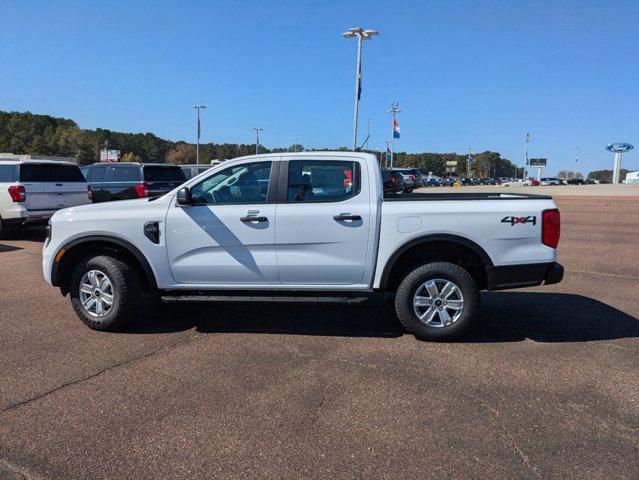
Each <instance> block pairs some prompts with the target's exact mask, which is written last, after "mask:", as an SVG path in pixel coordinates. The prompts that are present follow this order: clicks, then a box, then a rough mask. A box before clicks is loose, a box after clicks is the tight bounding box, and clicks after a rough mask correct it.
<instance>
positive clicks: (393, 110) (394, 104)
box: [388, 102, 401, 168]
mask: <svg viewBox="0 0 639 480" xmlns="http://www.w3.org/2000/svg"><path fill="white" fill-rule="evenodd" d="M388 112H389V113H392V114H393V122H392V124H391V126H392V129H391V143H392V148H391V164H390V168H393V161H394V157H395V114H396V113H399V112H401V110H400V109H399V102H391V108H390V110H388Z"/></svg>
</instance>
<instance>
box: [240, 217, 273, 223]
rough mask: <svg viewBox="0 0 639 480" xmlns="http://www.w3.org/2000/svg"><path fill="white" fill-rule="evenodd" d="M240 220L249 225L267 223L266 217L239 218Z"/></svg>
mask: <svg viewBox="0 0 639 480" xmlns="http://www.w3.org/2000/svg"><path fill="white" fill-rule="evenodd" d="M240 220H242V221H243V222H244V223H249V222H268V218H266V217H241V218H240Z"/></svg>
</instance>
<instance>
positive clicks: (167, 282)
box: [42, 152, 563, 340]
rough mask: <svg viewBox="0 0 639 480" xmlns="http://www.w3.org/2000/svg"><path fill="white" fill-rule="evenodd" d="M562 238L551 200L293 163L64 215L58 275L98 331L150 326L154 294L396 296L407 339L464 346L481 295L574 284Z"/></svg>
mask: <svg viewBox="0 0 639 480" xmlns="http://www.w3.org/2000/svg"><path fill="white" fill-rule="evenodd" d="M559 233H560V218H559V211H558V210H557V207H556V206H555V204H554V202H553V200H552V198H551V197H549V196H543V195H530V194H505V193H479V194H478V193H468V194H465V193H454V194H447V193H415V194H412V195H410V196H407V195H399V194H387V195H384V191H383V184H382V176H381V172H380V168H379V165H378V162H377V160H376V158H375V157H374V156H373V155H370V154H366V153H360V152H340V153H335V152H302V153H283V154H268V155H255V156H249V157H243V158H236V159H234V160H228V161H225V162H223V163H221V164H219V165H216V166H214V167H212V168H211V169H209V170H207V171H206V172H204V173H201V174H199V175H197V176H195V177H193V178H191V179H190V180H188V181H187V182H185V183H184V184H182V185H180V186H179V187H177V188H175V189H174V190H172V191H170V192H168V193H167V194H165V195H163V196H161V197H158V198H154V199H147V198H142V199H136V200H125V201H121V202H110V203H102V204H94V205H85V206H79V207H73V208H67V209H64V210H61V211H59V212H57V213H56V214H55V215H53V217H52V218H51V220H50V224H49V232H48V237H47V239H46V241H45V244H44V247H43V262H42V264H43V269H44V277H45V279H46V281H47V282H49V283H50V284H51V285H53V286H56V287H59V288H60V290H61V292H62V294H63V295H67V294H68V295H69V296H70V299H71V304H72V306H73V309H74V310H75V312H76V313H77V315H78V317H80V320H82V321H83V322H84V323H85V324H86V325H87V326H89V327H90V328H93V329H96V330H108V329H116V328H118V327H120V326H122V325H123V324H124V323H126V322H127V321H128V320H131V319H133V318H135V314H136V306H137V305H138V299H139V296H140V294H141V292H142V291H151V292H155V293H156V294H159V296H160V297H161V299H162V301H165V302H193V301H219V300H233V299H245V300H247V301H248V300H260V299H262V300H268V301H274V300H275V301H306V302H309V301H320V300H321V301H330V300H331V299H341V300H342V301H349V300H348V299H349V298H351V299H352V298H354V297H355V298H356V297H357V294H361V293H363V292H389V293H392V294H394V303H395V310H396V312H397V316H398V317H399V320H400V321H401V323H402V325H403V326H404V327H405V328H406V330H408V331H409V332H411V333H413V334H415V335H417V336H419V337H420V338H426V339H433V340H444V339H446V340H450V339H454V338H458V337H459V336H460V335H462V334H464V333H465V332H467V331H468V329H469V328H471V327H472V325H473V324H474V323H475V322H476V321H477V317H478V315H477V311H478V305H479V292H480V291H481V290H501V289H509V288H518V287H529V286H533V285H541V284H552V283H557V282H559V281H561V279H562V277H563V268H562V267H561V265H559V264H558V263H557V250H556V249H557V243H558V242H559ZM360 297H361V295H360ZM389 297H391V298H392V295H389Z"/></svg>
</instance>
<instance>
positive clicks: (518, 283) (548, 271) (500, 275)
mask: <svg viewBox="0 0 639 480" xmlns="http://www.w3.org/2000/svg"><path fill="white" fill-rule="evenodd" d="M486 273H487V277H488V285H487V288H488V290H507V289H510V288H523V287H534V286H536V285H541V284H542V283H543V284H544V285H551V284H553V283H559V282H561V280H562V279H563V278H564V267H562V266H561V265H560V264H559V263H557V262H552V263H531V264H527V265H507V266H501V267H488V268H487V269H486Z"/></svg>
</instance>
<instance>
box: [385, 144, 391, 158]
mask: <svg viewBox="0 0 639 480" xmlns="http://www.w3.org/2000/svg"><path fill="white" fill-rule="evenodd" d="M390 158H391V151H390V148H389V147H388V145H386V159H387V160H390Z"/></svg>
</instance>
